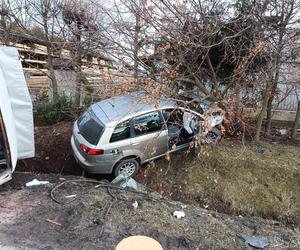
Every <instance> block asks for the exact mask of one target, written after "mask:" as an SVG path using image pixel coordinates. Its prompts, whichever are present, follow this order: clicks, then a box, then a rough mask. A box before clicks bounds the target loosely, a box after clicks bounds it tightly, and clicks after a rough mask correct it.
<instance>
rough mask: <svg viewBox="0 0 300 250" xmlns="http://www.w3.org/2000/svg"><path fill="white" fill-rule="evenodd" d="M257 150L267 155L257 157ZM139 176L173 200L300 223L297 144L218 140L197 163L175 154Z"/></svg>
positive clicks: (299, 168)
mask: <svg viewBox="0 0 300 250" xmlns="http://www.w3.org/2000/svg"><path fill="white" fill-rule="evenodd" d="M258 147H265V148H267V149H268V152H266V153H257V152H256V150H257V148H258ZM166 165H170V166H167V167H166ZM167 169H168V170H167ZM141 175H143V178H140V177H138V180H139V181H142V182H144V183H145V184H147V185H150V186H151V187H152V188H153V189H156V190H158V191H160V192H161V193H163V194H167V195H170V196H171V197H172V198H173V199H177V200H180V201H183V202H189V203H194V204H200V205H202V206H203V207H206V208H208V209H212V210H217V211H219V212H225V213H229V214H235V215H247V216H248V215H251V216H260V217H263V218H268V219H276V220H280V221H282V222H284V223H285V224H287V225H296V226H299V225H300V147H299V146H293V145H285V144H272V143H263V144H260V145H257V144H252V143H248V144H246V145H242V144H241V143H240V142H238V141H232V140H223V141H222V142H221V143H220V144H219V145H218V146H214V147H209V148H206V149H204V153H203V155H202V157H201V158H200V159H199V158H197V159H196V158H193V157H191V156H187V155H185V153H184V152H182V153H178V154H177V155H173V157H172V158H171V162H170V164H168V163H166V160H160V161H157V162H156V166H155V167H153V166H150V167H146V168H145V169H144V170H143V171H142V173H141ZM141 175H140V176H141Z"/></svg>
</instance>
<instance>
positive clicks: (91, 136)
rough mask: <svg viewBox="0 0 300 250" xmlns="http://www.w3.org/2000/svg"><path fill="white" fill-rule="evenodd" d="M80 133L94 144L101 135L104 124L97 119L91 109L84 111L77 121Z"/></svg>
mask: <svg viewBox="0 0 300 250" xmlns="http://www.w3.org/2000/svg"><path fill="white" fill-rule="evenodd" d="M77 126H78V129H79V132H80V134H81V135H82V136H83V137H84V139H86V140H87V141H88V142H89V143H91V144H93V145H96V144H97V143H98V142H99V140H100V137H101V135H102V132H103V129H104V126H103V125H102V124H101V122H100V121H99V120H98V119H97V117H96V116H95V114H94V113H93V111H92V110H89V111H87V112H85V113H84V114H83V115H82V116H81V117H80V118H79V119H78V121H77Z"/></svg>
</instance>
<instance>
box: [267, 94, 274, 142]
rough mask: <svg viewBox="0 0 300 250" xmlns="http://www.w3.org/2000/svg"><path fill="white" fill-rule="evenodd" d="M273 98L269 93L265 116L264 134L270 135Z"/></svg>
mask: <svg viewBox="0 0 300 250" xmlns="http://www.w3.org/2000/svg"><path fill="white" fill-rule="evenodd" d="M273 100H274V95H273V94H271V96H270V98H269V100H268V104H267V118H266V125H265V132H266V136H270V133H271V125H272V104H273Z"/></svg>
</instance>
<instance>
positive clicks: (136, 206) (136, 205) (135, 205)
mask: <svg viewBox="0 0 300 250" xmlns="http://www.w3.org/2000/svg"><path fill="white" fill-rule="evenodd" d="M138 206H139V203H138V202H137V201H134V202H133V203H132V207H133V208H134V209H137V208H138Z"/></svg>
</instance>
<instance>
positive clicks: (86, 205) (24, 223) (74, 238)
mask: <svg viewBox="0 0 300 250" xmlns="http://www.w3.org/2000/svg"><path fill="white" fill-rule="evenodd" d="M33 178H37V179H38V180H48V181H50V184H48V185H46V186H38V187H34V188H33V187H32V188H26V187H25V183H26V182H28V181H30V180H32V179H33ZM61 178H64V179H61ZM73 178H74V176H60V175H57V174H27V173H23V174H22V173H16V174H14V176H13V180H12V181H10V182H8V183H6V184H4V185H2V186H1V187H0V206H1V209H0V218H1V220H0V248H1V249H43V250H46V249H47V250H50V249H115V246H116V245H117V243H118V242H119V241H121V240H122V239H123V238H125V237H128V236H131V235H145V236H150V237H153V238H154V239H156V240H157V241H158V242H160V244H161V245H162V246H163V248H164V249H182V250H184V249H244V248H245V245H244V240H243V239H242V238H241V237H240V236H239V235H240V233H242V232H243V233H245V234H247V235H255V236H263V237H266V238H267V239H268V241H269V244H270V246H269V247H268V249H299V247H300V232H299V230H297V229H294V230H292V229H290V228H287V227H285V226H283V225H281V224H280V223H278V222H276V221H270V220H263V219H260V218H255V217H252V218H248V217H242V216H228V215H225V214H222V213H216V212H213V211H208V210H205V209H201V208H199V207H196V206H193V205H184V204H183V203H180V202H173V201H170V200H168V199H165V198H163V199H162V198H159V197H158V196H157V195H154V194H149V195H144V194H136V193H132V192H130V191H124V190H118V189H115V188H107V187H98V188H96V187H95V185H96V184H92V183H86V182H71V183H66V184H65V185H63V186H61V187H60V188H58V189H56V190H55V191H54V192H53V193H54V197H55V198H56V199H58V201H59V202H61V203H62V204H58V203H56V202H55V201H53V200H52V199H51V198H50V191H51V190H53V188H54V187H55V186H56V185H57V184H58V183H62V182H64V180H65V179H66V180H69V179H73ZM76 179H80V180H84V179H83V178H82V177H77V178H76ZM70 194H76V195H77V196H76V199H75V200H73V201H70V202H67V201H68V199H67V198H65V196H66V195H70ZM134 201H137V202H138V207H137V208H136V209H134V208H133V206H132V203H133V202H134ZM175 210H183V211H184V212H185V217H184V218H181V219H177V218H175V217H173V216H172V213H173V212H174V211H175Z"/></svg>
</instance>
